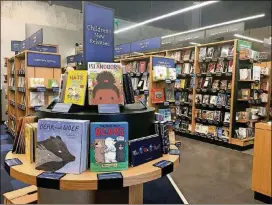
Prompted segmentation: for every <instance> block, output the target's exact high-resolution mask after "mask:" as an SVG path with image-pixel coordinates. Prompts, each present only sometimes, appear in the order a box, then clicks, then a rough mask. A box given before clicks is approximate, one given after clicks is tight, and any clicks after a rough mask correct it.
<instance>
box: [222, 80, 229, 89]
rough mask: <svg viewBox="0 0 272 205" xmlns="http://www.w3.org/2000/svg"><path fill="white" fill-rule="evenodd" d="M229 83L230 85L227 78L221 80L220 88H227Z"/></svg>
mask: <svg viewBox="0 0 272 205" xmlns="http://www.w3.org/2000/svg"><path fill="white" fill-rule="evenodd" d="M227 85H228V81H227V80H221V81H220V89H222V90H226V89H227Z"/></svg>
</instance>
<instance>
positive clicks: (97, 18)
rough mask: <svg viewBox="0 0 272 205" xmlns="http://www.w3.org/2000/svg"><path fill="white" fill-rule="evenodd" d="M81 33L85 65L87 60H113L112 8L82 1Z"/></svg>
mask: <svg viewBox="0 0 272 205" xmlns="http://www.w3.org/2000/svg"><path fill="white" fill-rule="evenodd" d="M83 35H84V36H83V41H84V46H83V48H84V52H83V53H84V60H85V65H87V62H110V63H112V62H113V59H114V10H113V9H110V8H106V7H102V6H99V5H95V4H92V3H88V2H84V22H83Z"/></svg>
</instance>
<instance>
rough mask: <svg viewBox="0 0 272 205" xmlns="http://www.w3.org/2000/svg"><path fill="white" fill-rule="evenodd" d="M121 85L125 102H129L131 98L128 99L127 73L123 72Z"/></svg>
mask: <svg viewBox="0 0 272 205" xmlns="http://www.w3.org/2000/svg"><path fill="white" fill-rule="evenodd" d="M123 85H124V93H125V101H126V104H131V99H130V94H129V86H128V74H123Z"/></svg>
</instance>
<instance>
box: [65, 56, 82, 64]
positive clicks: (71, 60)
mask: <svg viewBox="0 0 272 205" xmlns="http://www.w3.org/2000/svg"><path fill="white" fill-rule="evenodd" d="M66 60H67V64H68V63H78V62H81V61H83V54H77V55H72V56H67V58H66Z"/></svg>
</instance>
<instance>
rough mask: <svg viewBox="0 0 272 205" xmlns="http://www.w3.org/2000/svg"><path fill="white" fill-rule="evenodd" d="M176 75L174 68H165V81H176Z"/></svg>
mask: <svg viewBox="0 0 272 205" xmlns="http://www.w3.org/2000/svg"><path fill="white" fill-rule="evenodd" d="M176 78H177V73H176V68H167V79H170V80H176Z"/></svg>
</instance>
